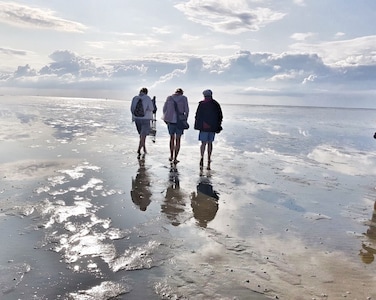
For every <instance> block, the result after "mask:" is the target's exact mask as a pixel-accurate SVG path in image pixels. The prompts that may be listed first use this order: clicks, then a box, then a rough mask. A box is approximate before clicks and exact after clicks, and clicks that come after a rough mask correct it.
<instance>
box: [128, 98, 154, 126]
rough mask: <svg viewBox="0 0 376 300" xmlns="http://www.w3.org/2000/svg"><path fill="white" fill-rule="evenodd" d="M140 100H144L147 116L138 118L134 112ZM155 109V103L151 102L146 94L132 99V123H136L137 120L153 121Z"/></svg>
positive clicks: (143, 104)
mask: <svg viewBox="0 0 376 300" xmlns="http://www.w3.org/2000/svg"><path fill="white" fill-rule="evenodd" d="M140 98H141V99H142V106H143V107H144V112H145V115H144V116H143V117H136V116H135V115H134V110H135V108H136V104H137V102H138V99H140ZM153 109H154V106H153V102H152V101H151V98H150V97H149V96H148V95H146V94H144V93H140V94H139V95H138V96H134V97H133V99H132V103H131V112H132V121H134V120H135V119H146V120H151V119H153Z"/></svg>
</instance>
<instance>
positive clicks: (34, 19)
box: [0, 1, 86, 32]
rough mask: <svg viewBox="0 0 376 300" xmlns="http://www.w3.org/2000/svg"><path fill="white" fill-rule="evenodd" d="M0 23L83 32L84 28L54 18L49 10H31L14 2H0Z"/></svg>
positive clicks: (76, 23)
mask: <svg viewBox="0 0 376 300" xmlns="http://www.w3.org/2000/svg"><path fill="white" fill-rule="evenodd" d="M0 22H2V23H5V24H8V25H11V26H18V27H25V28H40V29H50V30H56V31H67V32H83V31H84V30H85V29H86V26H85V25H83V24H80V23H78V22H74V21H70V20H65V19H62V18H59V17H57V16H55V12H54V11H51V10H49V9H41V8H33V7H30V6H26V5H22V4H18V3H15V2H2V1H1V2H0Z"/></svg>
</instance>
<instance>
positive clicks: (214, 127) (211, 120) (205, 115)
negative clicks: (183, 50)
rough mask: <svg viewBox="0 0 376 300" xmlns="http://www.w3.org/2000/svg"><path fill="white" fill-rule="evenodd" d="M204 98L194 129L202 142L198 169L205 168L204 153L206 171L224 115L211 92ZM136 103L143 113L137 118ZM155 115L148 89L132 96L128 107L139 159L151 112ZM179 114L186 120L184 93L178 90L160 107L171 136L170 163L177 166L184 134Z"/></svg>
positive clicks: (187, 109)
mask: <svg viewBox="0 0 376 300" xmlns="http://www.w3.org/2000/svg"><path fill="white" fill-rule="evenodd" d="M203 96H204V99H203V100H202V101H200V102H199V104H198V107H197V110H196V115H195V123H194V129H196V130H199V137H198V139H199V141H201V146H200V154H201V158H200V167H203V165H204V154H205V150H206V149H207V155H208V160H207V161H208V164H207V169H208V170H210V163H211V155H212V152H213V141H214V138H215V134H216V133H219V132H220V131H221V130H222V120H223V114H222V109H221V106H220V104H219V103H218V102H217V101H216V100H214V99H213V92H212V91H211V90H209V89H208V90H204V91H203ZM139 99H141V100H142V105H143V109H144V115H143V116H138V115H137V114H136V112H135V111H136V107H137V102H138V101H139ZM155 111H156V105H155V103H153V102H152V100H151V98H150V97H149V96H148V89H147V88H142V89H141V90H140V93H139V95H137V96H135V97H134V98H133V99H132V103H131V112H132V121H134V122H135V124H136V128H137V131H138V133H139V135H140V141H139V145H138V149H137V153H138V155H139V156H140V155H141V151H144V153H146V146H145V141H146V136H147V135H148V134H149V133H150V122H151V120H152V119H153V112H155ZM178 113H179V114H183V115H184V116H185V117H186V119H188V115H189V105H188V98H187V97H186V96H185V95H184V91H183V90H182V89H181V88H178V89H176V91H175V93H174V94H172V95H171V96H168V97H167V99H166V101H165V103H164V105H163V116H162V120H163V121H164V122H165V123H166V124H167V129H168V133H169V135H170V157H169V160H170V162H171V163H174V164H177V163H178V162H179V160H178V155H179V151H180V142H181V136H182V135H183V134H184V129H181V128H179V126H178V122H177V121H178Z"/></svg>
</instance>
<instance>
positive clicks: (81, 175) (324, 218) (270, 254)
mask: <svg viewBox="0 0 376 300" xmlns="http://www.w3.org/2000/svg"><path fill="white" fill-rule="evenodd" d="M0 102H1V108H0V112H1V126H0V143H1V148H0V154H1V155H0V174H1V186H0V205H1V212H0V237H1V241H2V244H3V245H2V247H1V248H0V258H1V261H0V290H1V293H2V297H0V298H1V299H111V298H116V299H276V298H278V299H376V288H375V286H376V285H375V283H376V275H375V274H376V273H375V272H374V271H375V263H376V262H374V261H373V256H374V254H375V253H376V250H375V249H376V234H375V228H376V222H375V221H376V220H375V217H374V214H375V212H374V203H375V200H376V192H375V182H376V180H375V179H376V152H375V151H374V148H375V142H374V141H373V140H371V137H372V134H373V132H371V130H372V129H371V130H370V129H369V124H371V121H372V120H373V114H374V112H372V111H366V110H341V109H338V110H335V109H319V108H317V109H314V108H284V107H262V106H257V107H255V106H253V107H252V106H231V105H223V112H224V116H225V121H224V126H223V127H224V131H223V132H222V133H221V134H220V135H218V136H217V137H216V141H215V144H214V153H213V162H212V170H210V171H208V170H206V169H205V168H204V169H203V170H200V168H199V143H198V141H197V132H196V131H194V130H193V129H190V130H188V131H187V132H186V133H185V135H184V138H183V140H182V149H181V153H180V163H179V164H178V165H177V166H176V168H175V167H171V165H170V163H169V161H168V156H169V153H168V135H167V130H166V128H165V125H164V123H163V122H162V121H158V122H157V138H156V143H152V141H151V139H150V138H148V140H147V147H148V154H147V155H146V156H145V157H143V158H141V159H140V160H138V159H137V156H136V148H137V142H138V137H137V135H136V131H135V127H134V124H132V123H131V121H130V115H129V103H128V102H119V101H106V100H93V99H92V100H83V99H65V98H60V99H56V98H51V99H46V98H35V97H34V98H32V97H28V98H17V99H15V98H9V97H5V96H3V97H0ZM159 106H160V107H161V104H160V103H159ZM191 111H192V113H191V122H190V123H191V124H193V120H192V117H193V115H194V111H195V104H194V103H192V104H191ZM158 120H160V114H159V112H158Z"/></svg>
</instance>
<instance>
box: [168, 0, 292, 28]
mask: <svg viewBox="0 0 376 300" xmlns="http://www.w3.org/2000/svg"><path fill="white" fill-rule="evenodd" d="M175 7H176V8H177V9H179V10H180V11H182V12H183V13H184V14H185V15H186V16H187V18H188V19H189V20H191V21H192V22H195V23H199V24H201V25H203V26H208V27H210V28H212V29H213V30H214V31H218V32H223V33H228V34H239V33H242V32H247V31H258V30H259V29H260V28H261V27H264V26H266V25H267V24H269V23H272V22H275V21H278V20H280V19H282V18H283V17H284V16H285V14H284V13H281V12H277V11H273V10H271V9H270V8H267V7H251V6H250V4H249V3H248V1H245V0H231V1H228V0H204V1H202V0H190V1H188V2H185V3H180V4H177V5H175Z"/></svg>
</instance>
